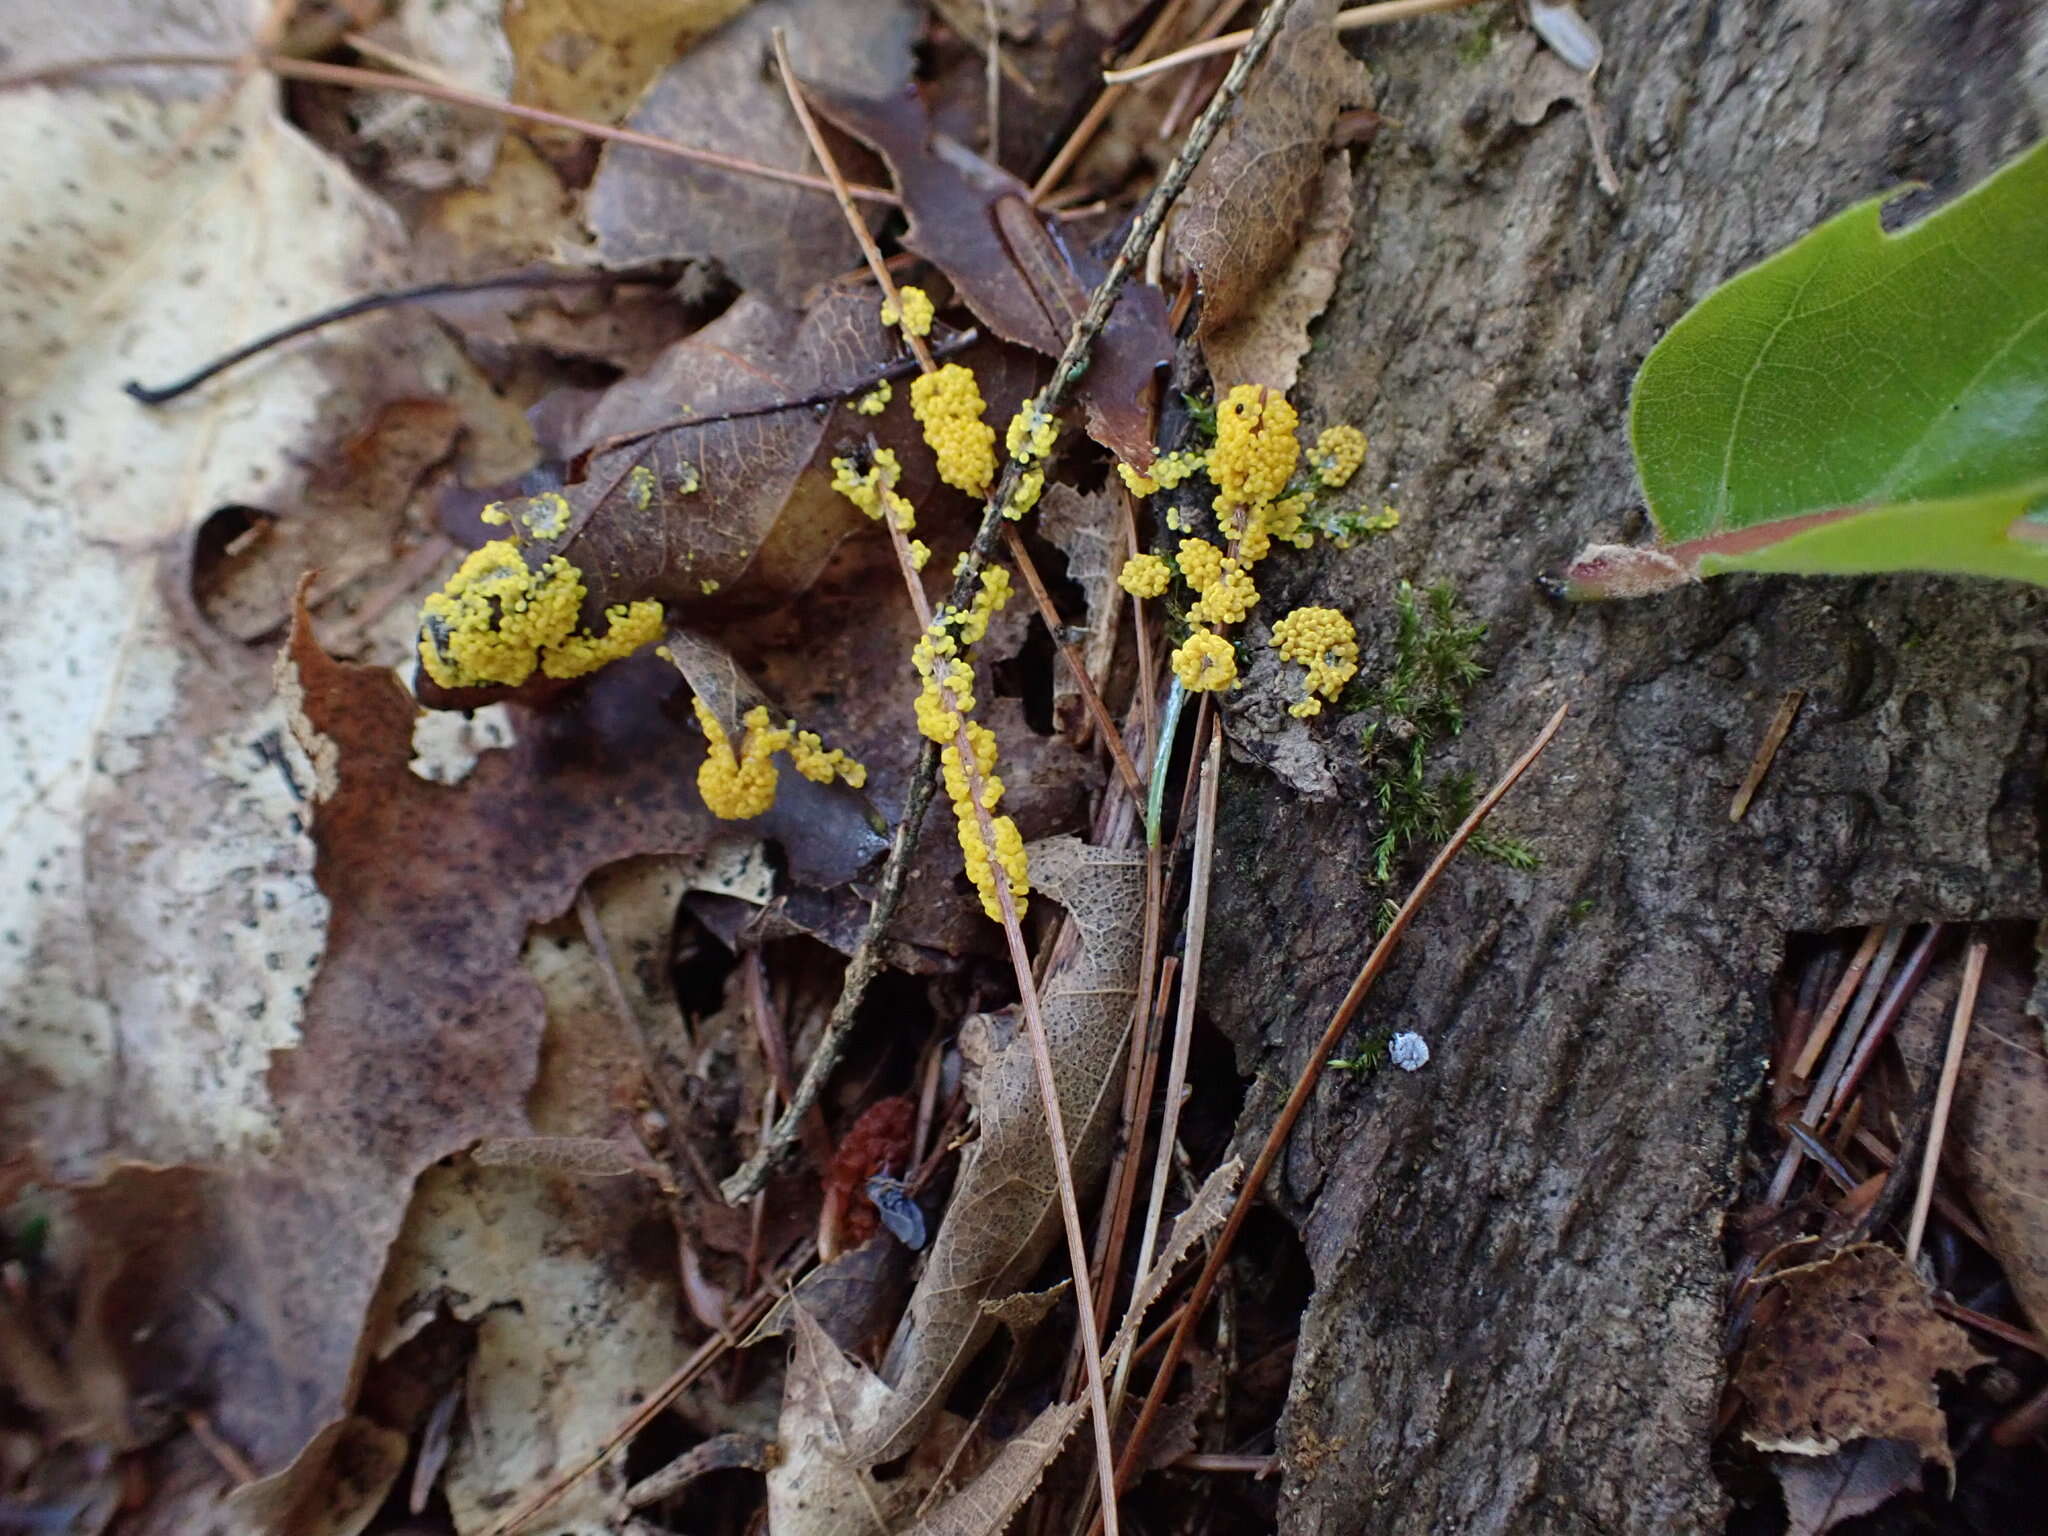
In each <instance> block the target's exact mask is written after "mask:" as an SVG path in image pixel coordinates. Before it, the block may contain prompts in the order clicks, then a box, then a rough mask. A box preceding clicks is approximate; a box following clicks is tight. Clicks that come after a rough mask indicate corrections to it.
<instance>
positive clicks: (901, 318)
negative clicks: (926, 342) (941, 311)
mask: <svg viewBox="0 0 2048 1536" xmlns="http://www.w3.org/2000/svg"><path fill="white" fill-rule="evenodd" d="M897 292H898V293H900V294H901V295H902V296H903V308H902V309H901V310H900V311H899V310H898V309H897V308H896V306H895V305H894V304H892V303H890V302H889V301H888V300H887V299H884V300H882V324H884V325H901V326H902V327H903V334H904V335H906V336H929V335H931V333H932V316H933V315H934V314H935V313H937V311H936V310H934V309H933V308H932V299H931V295H930V294H928V293H926V292H925V291H924V290H923V289H922V288H899V289H898V290H897Z"/></svg>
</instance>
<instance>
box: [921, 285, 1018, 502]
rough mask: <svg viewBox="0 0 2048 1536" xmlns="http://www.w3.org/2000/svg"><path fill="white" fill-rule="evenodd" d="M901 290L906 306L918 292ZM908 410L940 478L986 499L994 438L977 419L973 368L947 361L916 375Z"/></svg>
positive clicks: (991, 476)
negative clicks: (928, 449)
mask: <svg viewBox="0 0 2048 1536" xmlns="http://www.w3.org/2000/svg"><path fill="white" fill-rule="evenodd" d="M903 292H904V296H905V302H906V303H907V302H908V299H909V295H911V294H913V293H915V292H917V290H916V289H915V288H906V289H904V290H903ZM910 409H911V411H912V413H913V414H915V415H916V417H917V420H918V425H919V426H921V427H923V428H924V440H925V442H926V443H928V444H929V445H930V446H931V450H932V453H933V455H934V457H936V458H937V459H938V461H939V478H940V479H941V480H943V481H945V482H946V484H948V485H950V486H954V487H957V488H958V489H960V490H963V491H965V492H967V494H968V495H970V496H983V495H986V494H987V493H988V487H989V482H990V481H991V480H993V479H994V478H995V473H996V434H995V428H993V427H991V426H989V425H988V423H987V422H985V421H983V420H982V419H981V413H982V410H983V409H984V405H983V401H982V398H981V386H980V385H978V384H977V383H976V382H975V380H974V370H973V369H971V368H963V367H962V366H961V365H960V364H958V363H947V364H946V365H945V366H944V367H943V368H935V369H933V370H932V371H931V372H930V373H926V374H920V375H919V376H918V377H917V378H916V379H915V380H913V381H912V383H911V386H910Z"/></svg>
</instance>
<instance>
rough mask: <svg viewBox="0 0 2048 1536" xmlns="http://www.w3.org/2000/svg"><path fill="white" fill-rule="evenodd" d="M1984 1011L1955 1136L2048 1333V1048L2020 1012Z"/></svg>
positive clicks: (2026, 1301)
mask: <svg viewBox="0 0 2048 1536" xmlns="http://www.w3.org/2000/svg"><path fill="white" fill-rule="evenodd" d="M2017 1004H2018V997H2017V996H2015V997H2014V1006H2013V1007H2012V1008H2011V1009H2010V1010H2009V1011H2007V1010H2001V1011H1999V1012H1996V1013H1986V1012H1983V1011H1980V1012H1979V1014H1978V1016H1977V1020H1976V1023H1975V1024H1974V1026H1973V1027H1972V1028H1971V1030H1970V1041H1969V1047H1968V1050H1967V1051H1966V1053H1965V1055H1964V1057H1963V1080H1962V1091H1961V1093H1960V1094H1959V1095H1958V1096H1957V1101H1956V1123H1955V1129H1954V1134H1955V1136H1956V1138H1957V1142H1958V1146H1959V1149H1960V1151H1961V1153H1962V1161H1963V1177H1964V1180H1965V1182H1966V1184H1967V1186H1968V1189H1969V1194H1970V1204H1971V1205H1972V1206H1974V1207H1975V1208H1976V1211H1977V1214H1978V1215H1979V1216H1980V1217H1982V1218H1983V1221H1984V1227H1985V1230H1986V1231H1987V1232H1989V1233H1990V1234H1991V1238H1992V1241H1993V1243H1994V1244H1995V1245H1996V1249H1997V1255H1998V1261H1999V1263H2000V1264H2001V1265H2003V1266H2004V1268H2005V1274H2006V1278H2007V1279H2008V1280H2009V1281H2011V1282H2012V1288H2013V1290H2014V1292H2015V1293H2016V1294H2017V1295H2018V1296H2019V1299H2020V1305H2021V1306H2022V1307H2024V1308H2025V1309H2026V1313H2027V1316H2028V1317H2029V1318H2030V1319H2031V1320H2032V1321H2033V1324H2034V1327H2035V1328H2036V1329H2037V1330H2039V1331H2042V1332H2048V1051H2044V1050H2043V1049H2042V1039H2041V1031H2040V1030H2039V1029H2038V1028H2036V1027H2035V1025H2034V1022H2033V1021H2032V1020H2031V1019H2029V1018H2027V1017H2026V1016H2025V1015H2024V1014H2022V1013H2021V1012H2020V1010H2019V1007H2018V1006H2017Z"/></svg>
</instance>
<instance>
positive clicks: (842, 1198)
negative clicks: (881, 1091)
mask: <svg viewBox="0 0 2048 1536" xmlns="http://www.w3.org/2000/svg"><path fill="white" fill-rule="evenodd" d="M916 1123H917V1105H916V1104H915V1103H914V1102H913V1101H912V1100H910V1099H908V1098H905V1097H903V1096H901V1095H898V1096H897V1097H895V1098H888V1099H882V1100H879V1101H877V1102H876V1103H874V1104H871V1105H869V1106H868V1108H867V1111H866V1113H864V1114H863V1115H862V1116H861V1117H860V1118H859V1119H858V1120H856V1121H854V1122H853V1129H852V1130H850V1131H848V1132H847V1133H846V1136H845V1139H844V1140H842V1141H841V1142H840V1143H839V1146H838V1148H837V1150H835V1151H834V1152H833V1154H832V1162H831V1165H830V1166H829V1167H827V1168H826V1170H825V1205H824V1208H823V1209H822V1210H821V1211H820V1212H819V1213H818V1254H819V1257H821V1258H826V1259H829V1258H832V1257H833V1256H834V1255H835V1254H837V1253H838V1252H839V1251H840V1250H841V1249H842V1248H857V1247H859V1246H860V1245H861V1244H862V1243H864V1242H866V1241H867V1240H868V1239H869V1238H871V1237H873V1236H874V1235H875V1230H876V1226H877V1224H878V1223H877V1217H876V1213H875V1203H874V1201H873V1200H872V1199H870V1198H869V1197H868V1194H867V1189H866V1185H867V1181H868V1179H869V1178H870V1177H872V1176H873V1175H875V1174H878V1173H898V1174H900V1173H902V1172H903V1171H904V1166H905V1164H906V1163H908V1162H909V1160H910V1152H911V1147H910V1135H911V1131H912V1129H913V1127H914V1126H915V1125H916Z"/></svg>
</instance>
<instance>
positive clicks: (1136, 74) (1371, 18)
mask: <svg viewBox="0 0 2048 1536" xmlns="http://www.w3.org/2000/svg"><path fill="white" fill-rule="evenodd" d="M1476 4H1478V0H1380V3H1379V4H1378V5H1354V6H1352V7H1351V8H1350V9H1349V10H1346V11H1339V12H1338V13H1337V17H1336V21H1335V23H1334V26H1335V30H1337V31H1339V32H1353V31H1357V30H1358V29H1360V28H1362V27H1377V26H1383V25H1385V24H1386V23H1387V22H1390V21H1406V20H1407V19H1408V18H1409V17H1411V16H1427V15H1430V14H1431V13H1432V12H1435V11H1455V10H1459V9H1461V8H1462V7H1464V6H1468V5H1476ZM1251 40H1252V34H1251V33H1250V32H1226V33H1224V34H1223V35H1222V36H1221V37H1213V38H1211V39H1209V41H1208V42H1206V43H1196V44H1195V45H1194V46H1193V47H1192V48H1182V49H1180V50H1179V51H1178V52H1175V53H1169V54H1167V55H1166V56H1165V57H1164V58H1158V59H1154V60H1153V61H1152V62H1151V63H1149V64H1137V65H1133V66H1132V67H1131V68H1129V69H1112V70H1107V71H1105V72H1104V73H1103V76H1102V82H1103V84H1105V85H1129V84H1130V83H1131V82H1132V81H1134V80H1146V79H1150V78H1151V77H1152V76H1153V75H1163V74H1165V73H1166V72H1167V71H1168V70H1170V69H1179V68H1181V67H1182V66H1183V65H1187V64H1199V63H1201V61H1202V60H1204V59H1214V58H1220V57H1221V56H1222V55H1224V54H1226V53H1234V52H1236V51H1237V50H1238V49H1241V48H1247V47H1249V46H1251Z"/></svg>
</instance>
